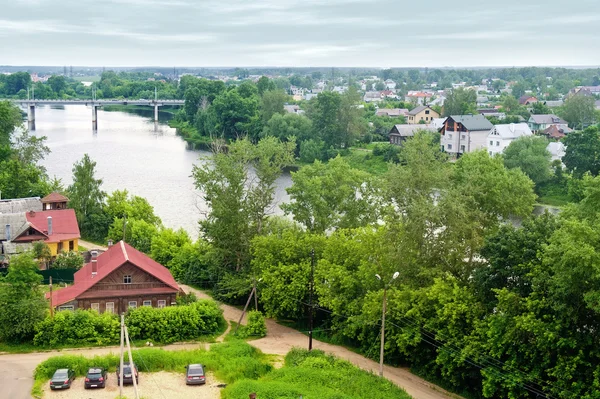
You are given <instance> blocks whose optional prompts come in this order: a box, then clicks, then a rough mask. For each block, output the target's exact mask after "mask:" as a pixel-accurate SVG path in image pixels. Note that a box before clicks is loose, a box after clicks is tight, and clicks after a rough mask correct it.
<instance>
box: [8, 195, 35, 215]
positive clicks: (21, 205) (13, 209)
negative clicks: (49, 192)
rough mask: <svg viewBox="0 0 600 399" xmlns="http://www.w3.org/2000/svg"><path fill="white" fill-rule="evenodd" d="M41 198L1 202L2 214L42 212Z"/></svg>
mask: <svg viewBox="0 0 600 399" xmlns="http://www.w3.org/2000/svg"><path fill="white" fill-rule="evenodd" d="M41 210H42V203H41V202H40V197H31V198H17V199H4V200H0V213H19V212H28V211H41Z"/></svg>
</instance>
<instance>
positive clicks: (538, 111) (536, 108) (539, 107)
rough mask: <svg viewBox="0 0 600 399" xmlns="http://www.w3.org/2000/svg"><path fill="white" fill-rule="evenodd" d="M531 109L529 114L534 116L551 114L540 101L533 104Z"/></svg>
mask: <svg viewBox="0 0 600 399" xmlns="http://www.w3.org/2000/svg"><path fill="white" fill-rule="evenodd" d="M531 107H532V109H531V113H532V114H534V115H547V114H551V113H552V111H551V110H550V108H549V107H548V106H547V105H546V104H545V103H544V102H542V101H538V102H535V103H533V105H532V106H531Z"/></svg>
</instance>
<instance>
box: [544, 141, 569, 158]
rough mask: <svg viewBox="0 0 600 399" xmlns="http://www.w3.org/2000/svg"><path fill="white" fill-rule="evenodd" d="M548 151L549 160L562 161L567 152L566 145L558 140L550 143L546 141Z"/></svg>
mask: <svg viewBox="0 0 600 399" xmlns="http://www.w3.org/2000/svg"><path fill="white" fill-rule="evenodd" d="M546 149H547V150H548V152H549V153H550V156H551V158H550V160H551V161H553V162H554V161H562V159H563V157H564V156H565V154H566V153H567V147H565V145H564V144H563V143H561V142H560V141H555V142H552V143H548V147H546Z"/></svg>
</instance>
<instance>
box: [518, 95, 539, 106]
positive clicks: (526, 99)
mask: <svg viewBox="0 0 600 399" xmlns="http://www.w3.org/2000/svg"><path fill="white" fill-rule="evenodd" d="M530 100H533V101H530ZM527 102H537V98H535V97H534V96H530V95H528V94H524V95H522V96H521V97H519V104H521V105H522V104H525V103H527Z"/></svg>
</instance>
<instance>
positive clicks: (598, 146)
mask: <svg viewBox="0 0 600 399" xmlns="http://www.w3.org/2000/svg"><path fill="white" fill-rule="evenodd" d="M564 144H565V146H566V147H567V149H566V151H565V156H564V157H563V162H564V164H565V166H566V167H567V170H568V171H569V172H571V173H573V175H574V176H576V177H579V178H581V177H582V176H583V175H584V174H585V173H586V172H589V173H591V174H592V176H597V175H598V173H600V129H598V127H596V126H592V127H588V128H587V129H585V130H584V131H582V132H573V133H570V134H569V135H568V136H567V137H565V138H564Z"/></svg>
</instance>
